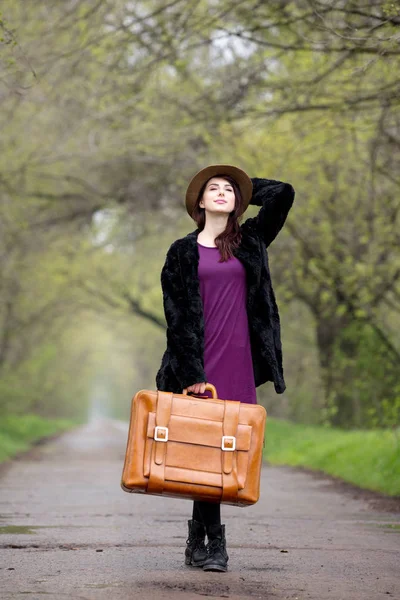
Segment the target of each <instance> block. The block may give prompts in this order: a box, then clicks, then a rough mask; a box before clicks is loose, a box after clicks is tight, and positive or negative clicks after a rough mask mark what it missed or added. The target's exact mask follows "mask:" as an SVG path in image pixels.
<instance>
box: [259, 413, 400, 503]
mask: <svg viewBox="0 0 400 600" xmlns="http://www.w3.org/2000/svg"><path fill="white" fill-rule="evenodd" d="M264 456H265V458H266V460H268V462H269V463H270V464H273V465H290V466H299V467H300V466H301V467H307V468H309V469H314V470H318V471H323V472H325V473H328V474H329V475H334V476H336V477H339V478H340V479H343V480H344V481H348V482H350V483H353V484H355V485H357V486H359V487H361V488H364V489H368V490H374V491H378V492H382V493H384V494H387V495H389V496H397V495H400V430H397V433H396V432H394V431H388V430H371V431H359V430H357V431H343V430H341V429H333V428H325V427H315V426H308V425H300V424H297V423H291V422H289V421H282V420H279V419H272V418H269V417H268V418H267V428H266V436H265V448H264Z"/></svg>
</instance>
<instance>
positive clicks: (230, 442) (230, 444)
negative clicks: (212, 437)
mask: <svg viewBox="0 0 400 600" xmlns="http://www.w3.org/2000/svg"><path fill="white" fill-rule="evenodd" d="M221 448H222V450H225V452H233V451H234V450H236V438H235V436H233V435H223V436H222V445H221Z"/></svg>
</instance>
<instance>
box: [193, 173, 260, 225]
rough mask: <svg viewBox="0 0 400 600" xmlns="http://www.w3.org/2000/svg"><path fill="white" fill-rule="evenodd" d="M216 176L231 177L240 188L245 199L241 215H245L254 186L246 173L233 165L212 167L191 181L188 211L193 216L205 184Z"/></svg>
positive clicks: (197, 174)
mask: <svg viewBox="0 0 400 600" xmlns="http://www.w3.org/2000/svg"><path fill="white" fill-rule="evenodd" d="M216 175H230V176H231V177H233V179H234V180H235V181H236V183H237V184H238V186H239V189H240V192H241V194H242V198H243V206H242V211H241V213H240V214H243V213H244V211H245V210H246V208H247V207H248V205H249V203H250V199H251V196H252V194H253V184H252V182H251V179H250V177H249V176H248V175H247V173H246V172H245V171H243V170H242V169H239V168H238V167H235V166H233V165H210V166H208V167H205V168H204V169H201V171H199V172H198V173H196V175H195V176H194V177H193V179H192V180H191V181H190V183H189V185H188V188H187V190H186V199H185V202H186V210H187V211H188V213H189V215H190V216H192V213H193V209H194V207H195V205H196V200H197V198H198V195H199V192H200V190H201V188H202V186H203V184H204V183H205V182H206V181H207V180H208V179H210V178H211V177H215V176H216Z"/></svg>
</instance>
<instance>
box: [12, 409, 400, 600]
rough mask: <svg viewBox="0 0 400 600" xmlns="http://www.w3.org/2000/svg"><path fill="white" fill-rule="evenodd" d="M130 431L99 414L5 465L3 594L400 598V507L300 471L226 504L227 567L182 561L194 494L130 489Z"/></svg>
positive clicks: (33, 597) (286, 472) (266, 476)
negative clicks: (244, 502) (375, 502)
mask: <svg viewBox="0 0 400 600" xmlns="http://www.w3.org/2000/svg"><path fill="white" fill-rule="evenodd" d="M126 435H127V425H126V424H124V423H120V422H118V421H110V420H97V421H94V422H93V423H92V424H90V425H85V426H82V427H80V428H78V429H76V430H74V431H71V432H68V433H66V434H63V435H62V436H61V437H59V438H57V439H56V440H53V441H51V442H49V443H46V444H43V445H40V446H38V447H36V448H35V449H34V450H33V451H31V452H30V453H29V454H27V455H24V456H22V457H20V458H18V459H17V460H15V461H13V462H12V463H9V464H8V465H7V466H6V467H5V468H4V467H3V468H2V469H1V470H0V533H1V535H0V598H1V600H11V599H13V600H14V599H17V598H27V599H28V600H41V599H44V600H52V599H53V598H54V599H56V598H57V599H59V598H61V599H62V598H71V599H77V600H80V599H82V600H86V599H87V600H91V599H97V598H99V599H103V598H104V599H106V598H107V599H109V600H113V599H116V600H119V599H124V600H130V599H131V598H135V599H136V598H137V599H139V598H140V599H143V600H147V599H152V600H153V599H154V600H162V599H163V600H172V599H176V600H180V599H182V600H200V599H201V598H204V597H207V598H210V599H213V598H230V599H231V600H238V599H239V598H240V599H255V598H262V599H268V598H271V600H280V599H283V598H291V599H294V600H295V599H298V600H300V599H310V598H312V599H318V600H325V599H329V600H355V599H357V600H379V599H382V600H383V599H388V598H392V599H394V598H396V599H399V598H400V516H399V515H398V514H397V515H396V514H390V513H385V512H379V511H376V510H372V509H371V507H370V505H369V504H367V503H366V501H364V500H362V499H353V498H351V497H349V495H348V494H343V493H341V492H339V491H337V490H336V489H335V486H334V484H333V483H332V482H330V481H329V480H328V479H326V480H325V479H322V478H315V477H312V476H311V475H308V474H306V473H302V472H296V471H294V470H292V469H285V468H276V467H269V466H264V468H263V473H262V487H261V498H260V500H259V502H258V503H257V504H255V505H254V506H251V507H246V508H236V507H232V506H222V516H223V519H222V522H223V523H225V524H226V537H227V549H228V553H229V556H230V560H229V570H228V572H227V573H213V572H203V571H202V570H201V569H196V568H193V567H185V565H184V564H183V553H184V548H185V540H186V537H187V519H188V518H190V516H191V506H192V504H191V502H190V501H187V500H174V499H171V498H165V499H164V498H160V497H155V496H153V497H152V496H143V495H138V494H128V493H126V492H123V491H122V490H121V488H120V478H121V472H122V466H123V458H124V453H125V444H126Z"/></svg>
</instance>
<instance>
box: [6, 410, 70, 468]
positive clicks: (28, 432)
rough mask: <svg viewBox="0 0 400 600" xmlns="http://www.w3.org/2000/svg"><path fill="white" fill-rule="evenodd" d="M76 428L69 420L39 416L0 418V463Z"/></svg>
mask: <svg viewBox="0 0 400 600" xmlns="http://www.w3.org/2000/svg"><path fill="white" fill-rule="evenodd" d="M74 426H76V423H74V422H73V421H69V420H67V419H44V418H43V417H38V416H37V415H7V416H2V417H0V463H1V462H4V461H5V460H8V459H9V458H12V457H13V456H15V455H16V454H18V453H19V452H23V451H24V450H28V449H29V448H30V447H31V446H32V445H33V444H34V443H35V442H37V441H38V440H40V439H42V438H46V437H49V436H51V435H54V434H55V433H58V432H60V431H65V430H66V429H70V428H71V427H74Z"/></svg>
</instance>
